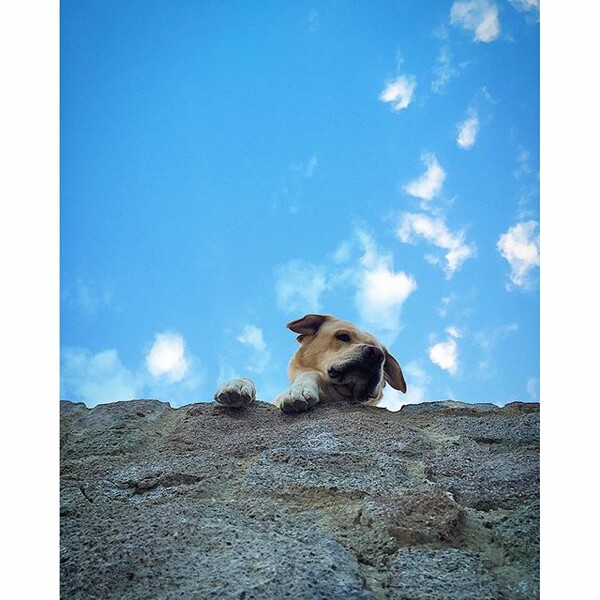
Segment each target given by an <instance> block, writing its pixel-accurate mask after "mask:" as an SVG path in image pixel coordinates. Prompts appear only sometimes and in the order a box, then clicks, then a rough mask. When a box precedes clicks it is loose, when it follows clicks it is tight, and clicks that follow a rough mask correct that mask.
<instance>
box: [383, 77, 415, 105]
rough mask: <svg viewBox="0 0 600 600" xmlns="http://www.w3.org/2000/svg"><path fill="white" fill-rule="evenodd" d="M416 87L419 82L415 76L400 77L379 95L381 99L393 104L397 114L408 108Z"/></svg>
mask: <svg viewBox="0 0 600 600" xmlns="http://www.w3.org/2000/svg"><path fill="white" fill-rule="evenodd" d="M416 87H417V82H416V79H415V78H414V76H412V75H408V76H407V75H400V76H399V77H397V78H396V79H394V81H391V82H390V83H388V84H387V85H386V87H385V89H384V90H383V92H381V94H379V99H380V100H381V101H382V102H387V103H389V104H391V105H392V110H394V111H396V112H397V111H400V110H402V109H404V108H408V106H409V104H410V103H411V101H412V96H413V94H414V91H415V89H416Z"/></svg>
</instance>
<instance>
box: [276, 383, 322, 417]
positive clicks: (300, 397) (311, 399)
mask: <svg viewBox="0 0 600 600" xmlns="http://www.w3.org/2000/svg"><path fill="white" fill-rule="evenodd" d="M318 401H319V393H318V392H317V391H316V390H314V389H312V388H310V387H303V386H301V385H292V386H291V387H289V388H288V389H287V390H285V392H283V393H282V394H280V395H279V396H278V397H277V398H276V400H275V404H276V405H277V406H279V408H280V409H281V410H282V411H283V412H303V411H306V410H308V409H309V408H310V407H311V406H314V405H315V404H317V402H318Z"/></svg>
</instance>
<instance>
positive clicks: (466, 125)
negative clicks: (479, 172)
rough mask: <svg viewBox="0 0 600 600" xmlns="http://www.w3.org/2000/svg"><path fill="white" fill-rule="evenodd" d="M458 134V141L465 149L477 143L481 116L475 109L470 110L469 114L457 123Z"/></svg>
mask: <svg viewBox="0 0 600 600" xmlns="http://www.w3.org/2000/svg"><path fill="white" fill-rule="evenodd" d="M457 129H458V135H457V137H456V143H457V144H458V146H459V147H460V148H462V149H463V150H469V149H470V148H472V147H473V146H474V145H475V141H476V139H477V133H478V132H479V117H478V116H477V113H475V112H474V111H469V116H468V117H467V118H466V119H465V120H464V121H463V122H462V123H459V124H458V125H457Z"/></svg>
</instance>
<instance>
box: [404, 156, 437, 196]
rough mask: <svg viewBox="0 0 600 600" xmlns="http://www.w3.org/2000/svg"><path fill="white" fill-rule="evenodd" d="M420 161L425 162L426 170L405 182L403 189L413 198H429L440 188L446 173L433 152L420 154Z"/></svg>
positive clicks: (435, 194)
mask: <svg viewBox="0 0 600 600" xmlns="http://www.w3.org/2000/svg"><path fill="white" fill-rule="evenodd" d="M421 161H422V162H423V164H425V166H426V167H427V170H426V171H425V173H423V175H421V176H420V177H417V178H416V179H414V180H413V181H411V182H410V183H408V184H406V185H405V186H404V191H405V192H406V193H407V194H410V195H411V196H414V197H415V198H421V199H422V200H431V199H432V198H435V197H436V196H437V195H438V194H439V193H440V191H441V190H442V185H443V184H444V180H445V179H446V173H445V171H444V169H442V167H441V166H440V163H439V162H438V161H437V158H436V157H435V155H433V154H429V153H425V154H423V155H422V156H421Z"/></svg>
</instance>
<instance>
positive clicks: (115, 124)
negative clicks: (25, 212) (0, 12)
mask: <svg viewBox="0 0 600 600" xmlns="http://www.w3.org/2000/svg"><path fill="white" fill-rule="evenodd" d="M539 39H540V38H539V6H538V4H537V2H535V1H533V0H531V1H526V0H519V1H517V0H511V1H507V0H504V1H492V0H471V1H456V2H452V1H446V2H441V1H439V2H437V1H436V2H430V3H428V4H427V10H423V4H422V3H420V2H417V1H414V0H411V1H405V2H378V3H371V2H360V3H349V2H290V3H283V2H264V3H260V4H258V5H257V4H255V3H248V2H227V3H224V2H191V1H190V2H169V3H165V2H147V1H146V2H135V1H130V2H126V3H124V2H112V1H106V2H102V3H97V2H89V1H87V0H84V1H81V0H78V1H77V2H73V1H70V0H66V1H65V0H63V2H62V3H61V26H60V41H61V74H60V103H61V116H60V135H61V137H60V162H61V171H60V186H61V191H60V313H61V314H60V317H61V318H60V363H61V381H60V387H61V392H60V395H61V398H63V399H70V400H74V401H84V402H86V404H88V405H89V406H93V405H95V404H98V403H102V402H110V401H115V400H123V399H129V398H136V397H138V398H139V397H146V398H148V397H153V398H159V399H161V400H165V401H169V402H170V403H171V404H172V405H173V406H179V405H182V404H187V403H190V402H196V401H202V400H210V399H212V395H213V393H214V391H215V389H216V387H217V385H218V383H219V382H221V381H223V380H224V379H225V378H228V377H231V376H236V375H244V376H249V377H251V378H252V379H254V381H255V382H256V383H257V386H258V397H259V398H260V399H263V400H272V399H273V398H274V397H275V395H276V394H277V393H278V392H279V391H281V390H282V389H283V388H284V387H285V386H286V385H287V377H286V367H287V362H288V361H289V358H290V357H291V355H292V353H293V352H294V350H295V349H296V346H297V343H296V341H295V335H294V334H292V333H291V332H289V331H288V330H287V329H286V328H285V323H287V322H288V321H290V320H293V319H295V318H298V317H301V316H302V315H304V314H306V313H309V312H322V313H327V314H334V315H336V316H339V317H341V318H344V319H347V320H350V321H354V322H356V323H357V324H358V325H360V326H362V327H363V328H365V329H366V330H368V331H370V332H371V333H373V334H375V335H377V336H378V337H379V338H380V339H381V340H382V341H384V342H385V343H386V344H387V345H388V347H389V348H390V351H391V352H392V354H394V356H395V357H396V358H397V359H398V360H399V362H400V363H401V365H402V367H403V370H404V374H405V377H406V380H407V384H408V388H409V391H408V393H407V394H406V395H402V394H400V393H397V392H395V391H394V390H390V393H389V394H386V397H385V398H384V405H386V406H388V407H389V408H390V409H397V408H399V406H400V405H401V404H402V403H404V402H419V401H428V400H441V399H447V398H452V399H456V400H462V401H466V402H495V403H498V404H504V403H506V402H510V401H514V400H522V401H538V400H539V366H540V364H539V338H540V332H539V233H540V229H539V221H540V219H539V159H540V156H539V155H540V147H539V140H540V135H539V111H540V103H539V74H540V71H539Z"/></svg>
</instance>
